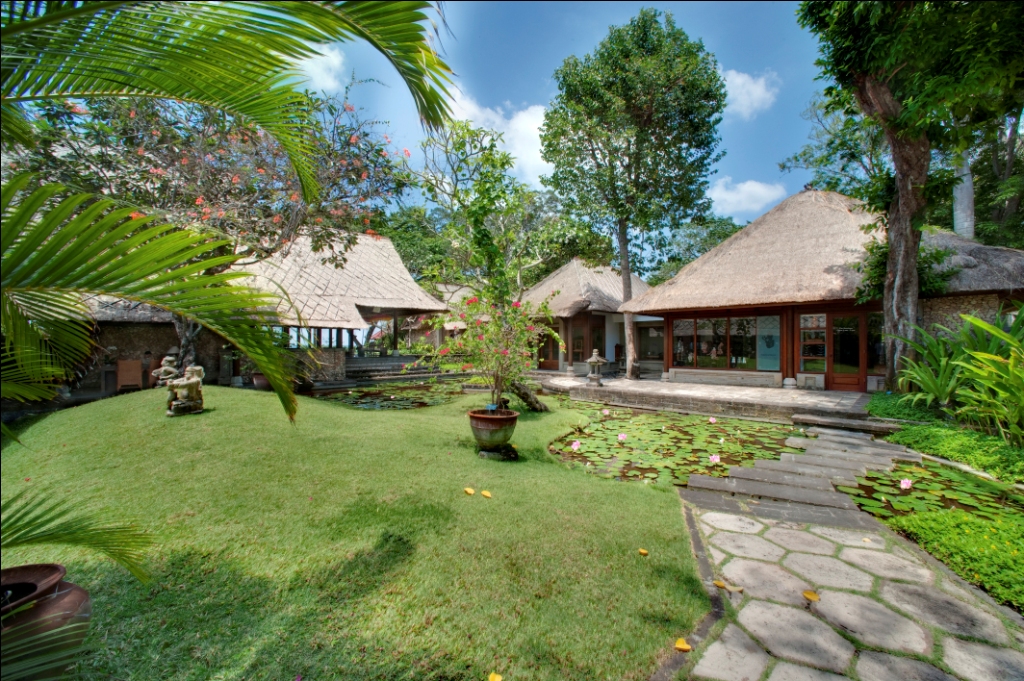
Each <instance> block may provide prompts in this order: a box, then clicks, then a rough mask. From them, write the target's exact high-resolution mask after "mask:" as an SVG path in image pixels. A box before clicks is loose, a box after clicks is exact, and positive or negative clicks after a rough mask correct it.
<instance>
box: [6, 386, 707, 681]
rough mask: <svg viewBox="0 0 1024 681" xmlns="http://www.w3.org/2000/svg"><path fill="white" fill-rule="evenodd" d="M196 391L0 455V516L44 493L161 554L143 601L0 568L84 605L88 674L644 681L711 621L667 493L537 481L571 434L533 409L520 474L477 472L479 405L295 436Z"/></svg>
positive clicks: (138, 404)
mask: <svg viewBox="0 0 1024 681" xmlns="http://www.w3.org/2000/svg"><path fill="white" fill-rule="evenodd" d="M205 392H206V402H207V405H208V407H210V408H211V409H210V410H209V411H207V412H206V413H204V414H203V415H201V416H196V417H183V418H173V419H171V418H166V417H165V416H164V415H163V411H164V407H163V399H164V394H163V392H161V391H146V392H141V393H135V394H131V395H126V396H121V397H116V398H112V399H108V400H103V401H100V402H96V403H92V404H88V405H84V406H81V407H77V408H74V409H69V410H66V411H62V412H59V413H55V414H51V415H49V416H47V417H45V418H42V419H39V420H37V421H35V422H34V423H31V424H29V425H27V426H24V427H22V428H21V429H20V438H21V441H22V444H20V445H19V444H15V443H12V442H5V443H4V446H3V466H2V469H0V473H2V483H3V491H4V495H5V496H6V495H10V494H13V493H15V492H16V491H18V490H19V489H23V488H24V487H25V486H33V487H37V486H39V487H46V488H48V489H51V490H53V492H54V493H55V494H58V495H61V496H70V497H72V498H75V499H80V500H94V502H95V503H96V504H98V505H99V506H101V507H103V508H105V509H106V511H107V512H109V513H110V514H113V515H115V516H117V517H122V518H124V517H127V518H132V519H134V520H136V521H137V522H139V523H140V524H141V525H142V526H144V527H147V528H150V529H152V530H153V531H154V532H155V533H156V534H157V539H158V548H157V550H156V551H155V552H154V554H153V555H152V559H151V563H150V568H151V570H152V571H153V574H154V579H153V581H152V582H150V583H148V584H145V585H143V584H140V583H138V582H136V581H134V580H133V579H132V578H131V577H130V576H129V575H128V574H127V573H125V572H124V571H123V570H121V569H119V568H117V567H116V566H113V565H112V564H110V563H109V562H107V561H105V560H103V559H102V558H99V557H97V556H94V555H90V554H85V553H81V552H76V551H70V550H57V549H52V548H48V547H39V548H34V549H31V550H27V549H26V550H19V551H4V552H3V555H2V563H3V565H4V566H9V565H15V564H20V563H25V562H41V561H59V562H63V563H64V564H66V565H67V566H68V579H70V580H72V581H74V582H76V583H78V584H81V585H82V586H84V587H85V588H87V589H88V590H89V591H90V592H91V594H92V597H93V622H92V629H91V633H90V638H91V640H92V641H93V642H94V643H96V644H97V646H98V650H97V652H96V653H94V654H93V655H92V656H91V657H90V659H89V662H88V664H87V668H86V669H85V670H84V671H85V672H86V675H87V677H103V678H107V677H110V678H118V679H146V680H148V679H232V680H236V679H237V680H240V679H295V678H296V677H297V676H300V675H301V676H302V677H303V678H304V679H317V680H319V679H353V680H360V681H362V680H369V679H382V680H383V679H437V680H442V679H443V680H445V681H462V680H466V681H468V680H470V679H473V680H476V679H481V678H486V676H487V675H488V674H489V673H490V672H492V671H494V672H498V673H500V674H502V675H504V676H505V678H506V679H509V680H510V681H512V680H515V681H519V680H525V679H537V680H542V679H543V680H547V679H551V680H554V679H559V680H561V679H597V678H615V679H644V678H647V677H648V676H649V675H650V674H651V673H652V671H653V670H654V669H655V668H656V666H657V662H658V657H659V655H660V654H662V653H664V652H665V651H666V650H667V649H668V648H669V646H671V643H672V641H673V640H674V639H675V638H676V637H678V636H681V635H685V634H686V633H687V632H688V631H690V630H691V629H692V627H693V625H694V624H695V622H696V621H697V620H698V619H699V618H700V617H701V616H702V615H703V614H704V613H705V612H706V611H707V610H708V602H707V598H706V596H705V594H704V590H703V588H702V587H701V584H700V581H699V577H698V575H697V573H696V569H695V566H694V564H693V559H692V556H691V554H690V549H689V541H688V537H687V534H686V529H685V524H684V522H683V519H682V517H681V513H680V508H679V500H678V498H677V497H676V495H675V494H674V492H673V490H672V488H671V487H668V486H655V485H627V484H622V483H618V482H614V481H607V480H600V479H597V478H595V477H593V476H587V475H585V474H583V473H582V472H580V471H572V470H568V469H567V468H566V467H565V466H564V465H562V464H561V463H559V462H557V460H556V459H555V458H554V457H552V456H551V455H550V454H549V453H547V451H546V447H547V445H548V443H549V442H550V441H551V440H553V439H555V438H556V437H558V436H560V435H562V434H564V433H566V432H568V431H569V430H570V428H571V427H572V426H573V425H575V424H577V423H578V422H580V420H581V419H584V418H585V417H583V416H582V415H581V414H580V413H579V412H574V411H572V410H569V409H564V408H558V407H557V406H556V405H555V403H554V401H553V400H549V404H551V406H552V407H554V411H553V412H552V413H549V414H541V415H534V414H527V415H524V416H523V417H522V418H521V419H520V424H519V426H518V428H517V431H516V435H515V438H514V439H513V443H514V444H517V446H518V450H519V452H520V454H521V459H522V460H521V461H519V462H494V461H485V460H481V459H479V458H478V457H477V456H476V452H475V447H473V445H472V442H471V440H470V437H469V431H468V426H467V423H466V417H465V412H466V410H467V409H469V408H471V407H472V406H475V405H477V404H478V403H479V402H480V401H481V399H482V398H481V396H479V395H475V396H466V397H460V398H458V399H456V400H454V401H453V402H451V403H449V404H445V405H441V406H436V407H430V408H427V409H415V410H408V411H365V410H355V409H352V408H349V407H346V406H342V405H336V404H330V403H324V402H319V401H316V400H313V399H306V398H300V401H301V403H300V410H299V416H298V420H297V422H296V423H295V424H294V425H291V424H289V423H288V422H287V420H286V419H285V417H284V415H283V414H282V412H281V408H280V405H279V404H278V403H277V400H276V398H275V397H274V396H273V395H272V394H268V393H257V392H253V391H241V390H231V389H227V388H217V387H209V388H205ZM25 478H30V480H29V481H28V482H26V481H25ZM464 487H473V488H476V489H477V490H482V489H487V490H489V491H490V492H491V493H492V494H493V498H492V499H489V500H488V499H484V498H482V497H481V495H480V494H479V493H477V494H475V495H474V496H467V495H466V494H464V493H463V491H462V490H463V488H464ZM640 547H643V548H646V549H648V550H649V551H650V556H648V557H647V558H643V557H641V556H639V555H638V553H637V549H638V548H640Z"/></svg>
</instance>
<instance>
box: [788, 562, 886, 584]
mask: <svg viewBox="0 0 1024 681" xmlns="http://www.w3.org/2000/svg"><path fill="white" fill-rule="evenodd" d="M782 564H783V565H785V566H786V567H788V568H789V569H790V570H792V571H793V572H795V573H797V574H798V575H800V576H801V577H803V578H804V579H807V580H810V581H811V582H813V583H814V584H819V585H821V586H831V587H833V588H836V589H853V590H855V591H871V585H872V584H873V583H874V578H873V577H872V576H871V575H869V574H868V573H866V572H861V571H860V570H858V569H857V568H855V567H852V566H850V565H847V564H846V563H844V562H843V561H841V560H839V559H838V558H831V557H829V556H813V555H811V554H809V553H791V554H789V555H788V556H786V560H784V561H782Z"/></svg>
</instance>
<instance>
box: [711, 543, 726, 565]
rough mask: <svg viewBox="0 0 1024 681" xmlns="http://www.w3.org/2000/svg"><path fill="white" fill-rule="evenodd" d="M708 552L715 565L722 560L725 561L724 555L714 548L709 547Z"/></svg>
mask: <svg viewBox="0 0 1024 681" xmlns="http://www.w3.org/2000/svg"><path fill="white" fill-rule="evenodd" d="M708 552H709V553H710V554H711V560H713V561H715V565H718V564H719V563H721V562H722V561H723V560H725V554H724V553H722V552H721V551H719V550H718V549H716V548H715V547H714V546H709V547H708Z"/></svg>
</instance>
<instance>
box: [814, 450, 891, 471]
mask: <svg viewBox="0 0 1024 681" xmlns="http://www.w3.org/2000/svg"><path fill="white" fill-rule="evenodd" d="M804 454H807V455H811V456H834V457H836V458H839V459H846V460H847V461H863V462H864V463H867V464H871V463H878V464H883V465H886V466H892V460H893V458H895V457H893V455H892V454H874V453H868V452H851V451H848V450H845V449H836V448H834V447H828V446H825V445H813V446H811V447H808V448H807V449H805V450H804Z"/></svg>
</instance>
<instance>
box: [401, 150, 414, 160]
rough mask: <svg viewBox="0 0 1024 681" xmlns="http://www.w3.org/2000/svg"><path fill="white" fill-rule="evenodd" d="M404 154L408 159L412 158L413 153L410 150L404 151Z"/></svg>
mask: <svg viewBox="0 0 1024 681" xmlns="http://www.w3.org/2000/svg"><path fill="white" fill-rule="evenodd" d="M402 153H403V154H405V157H406V158H410V157H411V156H412V152H411V151H409V150H408V149H402Z"/></svg>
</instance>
